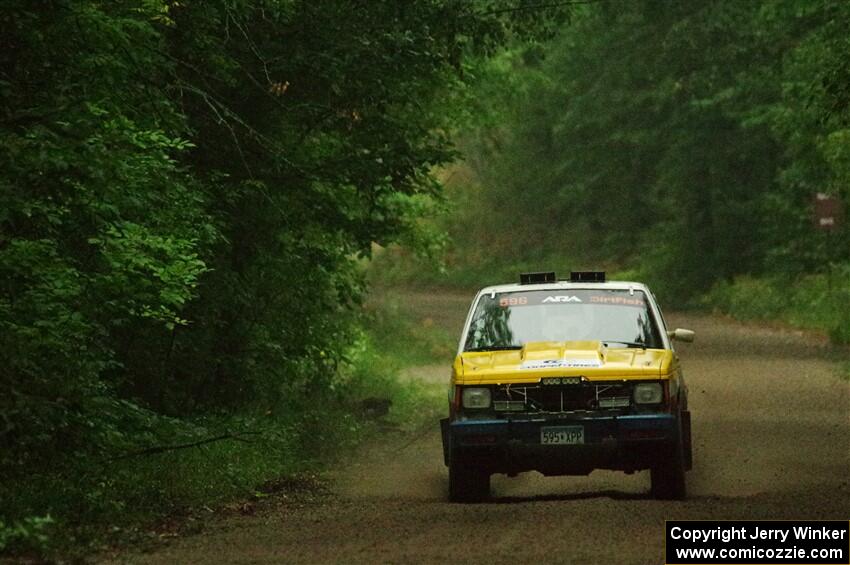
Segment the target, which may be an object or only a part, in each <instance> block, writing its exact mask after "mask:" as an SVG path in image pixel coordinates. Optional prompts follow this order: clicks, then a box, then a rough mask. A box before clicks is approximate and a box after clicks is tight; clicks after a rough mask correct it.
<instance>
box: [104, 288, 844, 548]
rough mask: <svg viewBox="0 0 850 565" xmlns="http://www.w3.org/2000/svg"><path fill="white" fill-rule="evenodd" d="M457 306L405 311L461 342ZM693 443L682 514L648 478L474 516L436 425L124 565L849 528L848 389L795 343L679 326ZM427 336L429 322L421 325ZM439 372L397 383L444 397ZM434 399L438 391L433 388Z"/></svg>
mask: <svg viewBox="0 0 850 565" xmlns="http://www.w3.org/2000/svg"><path fill="white" fill-rule="evenodd" d="M469 298H470V297H469V296H466V295H434V296H428V295H411V296H410V302H409V303H410V304H412V305H413V308H415V309H416V315H417V316H421V317H422V318H423V319H424V318H426V317H428V318H431V320H433V323H436V324H440V325H441V326H444V327H446V328H448V329H449V330H450V331H451V332H453V333H458V332H459V330H460V326H461V324H462V319H463V317H464V315H465V313H466V307H467V304H468V301H469ZM670 318H671V319H670V320H669V322H670V324H671V325H672V326H673V327H686V328H690V329H693V330H695V331H696V332H697V340H696V342H695V343H694V344H686V345H680V346H679V353H680V355H681V357H682V360H683V363H684V367H685V371H686V373H685V374H686V379H687V381H688V384H689V387H690V403H691V409H692V412H693V433H694V443H695V465H694V470H693V471H692V472H690V473H689V474H688V488H689V498H688V500H686V501H680V502H675V501H664V502H662V501H656V500H653V499H651V498H649V496H648V489H649V476H648V472H643V473H636V474H634V475H631V476H627V475H625V474H622V473H616V472H607V471H595V472H594V473H592V474H591V475H590V476H588V477H556V478H546V477H542V476H541V475H538V474H536V473H527V474H523V475H520V476H519V477H518V478H507V477H502V476H499V477H496V478H494V481H493V493H494V496H493V499H492V501H491V502H488V503H484V504H471V505H460V504H449V503H448V502H446V487H447V485H446V482H447V473H446V470H445V467H443V463H442V459H441V448H440V439H439V434H438V431H437V423H436V422H434V423H433V424H434V425H433V426H429V427H427V429H426V431H423V432H422V433H421V434H419V435H416V436H415V437H413V438H410V437H405V438H399V437H389V438H387V440H386V441H385V442H383V443H382V444H381V445H377V446H374V447H373V448H372V449H370V450H368V451H367V452H365V453H363V454H362V456H361V457H360V458H359V459H358V460H357V461H355V462H351V463H349V464H347V465H345V466H343V467H340V468H339V469H337V471H336V472H335V473H334V478H333V480H332V482H331V487H330V490H331V492H330V493H329V494H327V495H324V496H318V497H313V498H310V499H308V500H298V499H297V497H296V499H294V500H292V501H291V502H287V501H285V500H282V501H277V502H275V503H273V504H270V505H269V506H268V508H266V509H264V510H263V511H260V512H257V513H256V514H255V515H253V516H245V517H242V516H238V517H231V518H228V519H225V520H221V521H219V522H217V523H214V524H212V525H211V526H210V527H208V528H207V529H206V530H205V532H204V533H202V534H199V535H196V536H191V537H187V538H185V539H181V540H178V541H175V542H173V543H171V544H169V545H168V546H166V547H164V548H161V549H158V550H157V551H155V552H153V553H148V554H141V555H129V556H128V555H125V556H121V557H120V558H119V559H118V561H119V562H129V563H169V564H170V563H218V562H221V563H281V562H286V563H577V564H586V563H590V564H594V563H652V564H658V563H663V537H664V536H663V525H664V520H665V519H767V518H773V519H799V518H807V519H843V520H846V519H848V518H850V383H848V381H847V380H843V379H841V378H840V377H839V376H838V365H837V363H836V361H835V356H836V352H835V350H833V349H830V348H829V347H828V345H827V344H826V342H825V340H823V339H820V338H818V337H815V336H810V335H804V334H802V333H800V332H794V331H790V330H781V329H769V328H763V327H756V326H745V325H741V324H738V323H735V322H731V321H727V320H724V319H720V318H717V317H709V316H701V315H684V314H681V315H674V316H671V317H670ZM429 323H431V322H429ZM448 363H449V361H448V360H446V362H445V363H444V364H439V365H434V366H431V365H428V366H423V367H417V368H413V369H411V370H410V371H409V372H408V374H407V377H408V378H415V379H423V380H427V381H434V382H436V383H440V384H441V385H442V384H444V383H445V382H446V378H447V374H448ZM435 386H437V385H435Z"/></svg>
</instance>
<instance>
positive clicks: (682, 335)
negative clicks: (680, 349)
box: [667, 328, 696, 343]
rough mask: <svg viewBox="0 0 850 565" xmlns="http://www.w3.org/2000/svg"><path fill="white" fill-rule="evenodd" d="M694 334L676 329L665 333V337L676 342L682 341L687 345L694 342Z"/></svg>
mask: <svg viewBox="0 0 850 565" xmlns="http://www.w3.org/2000/svg"><path fill="white" fill-rule="evenodd" d="M694 335H696V334H694V332H692V331H691V330H683V329H682V328H676V329H675V330H672V331H669V332H667V336H668V337H669V338H670V339H673V340H676V341H684V342H687V343H692V342H693V341H694Z"/></svg>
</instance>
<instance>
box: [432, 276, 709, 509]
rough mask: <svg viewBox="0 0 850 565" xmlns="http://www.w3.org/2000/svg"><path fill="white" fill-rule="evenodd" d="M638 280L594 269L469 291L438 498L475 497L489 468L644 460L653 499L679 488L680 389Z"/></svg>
mask: <svg viewBox="0 0 850 565" xmlns="http://www.w3.org/2000/svg"><path fill="white" fill-rule="evenodd" d="M693 337H694V333H693V332H692V331H690V330H684V329H676V330H672V331H668V330H667V327H666V325H665V323H664V317H663V316H662V313H661V309H660V308H659V307H658V305H657V303H656V301H655V298H654V296H653V295H652V293H651V292H650V290H649V289H648V288H647V287H646V286H645V285H643V284H640V283H634V282H606V281H605V273H602V272H573V273H571V276H570V279H569V280H567V281H559V280H557V279H556V277H555V273H526V274H523V275H521V276H520V284H511V285H500V286H492V287H487V288H484V289H482V290H481V291H480V292H479V293H478V294H477V295H476V297H475V299H474V301H473V303H472V306H471V308H470V310H469V314H468V315H467V319H466V324H465V326H464V330H463V334H462V336H461V340H460V345H459V347H458V353H457V357H456V358H455V360H454V364H453V366H452V377H451V386H450V392H449V417H448V418H446V419H444V420H442V421H441V428H442V438H443V455H444V459H445V463H446V465H447V466H448V468H449V498H450V499H451V500H453V501H466V502H469V501H478V500H482V499H485V498H486V497H487V496H489V493H490V476H491V475H492V474H494V473H505V474H507V475H509V476H515V475H516V474H518V473H521V472H524V471H532V470H534V471H539V472H540V473H543V474H544V475H548V476H551V475H587V474H589V473H590V472H591V471H593V470H594V469H616V470H621V471H625V472H626V473H633V472H635V471H639V470H644V469H649V470H650V475H651V483H652V493H653V495H654V496H655V497H657V498H665V499H675V498H684V496H685V490H686V489H685V471H687V470H689V469H690V468H691V465H692V452H691V445H692V443H691V419H690V412H689V411H688V390H687V387H686V386H685V381H684V378H683V376H682V369H681V367H680V365H679V358H678V356H677V355H676V352H675V350H674V349H673V345H672V341H673V340H680V341H688V342H689V341H693Z"/></svg>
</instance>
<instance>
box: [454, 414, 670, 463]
mask: <svg viewBox="0 0 850 565" xmlns="http://www.w3.org/2000/svg"><path fill="white" fill-rule="evenodd" d="M548 426H582V428H583V429H584V443H583V444H581V445H544V444H541V442H540V436H541V428H543V427H548ZM441 427H442V432H443V433H442V435H443V454H444V457H445V462H446V464H447V465H448V464H449V462H450V460H451V459H452V458H455V457H457V458H459V459H461V460H463V461H464V462H465V463H466V462H468V463H473V464H474V465H475V466H477V467H480V468H483V469H486V470H488V471H489V472H491V473H508V474H513V473H520V472H523V471H539V472H541V473H543V474H544V475H586V474H588V473H590V472H591V471H592V470H594V469H618V470H622V471H627V472H631V471H637V470H641V469H647V468H650V467H652V466H653V465H654V464H655V463H656V462H659V461H663V460H664V459H665V457H666V456H667V455H668V454H669V452H670V448H671V446H673V445H674V444H675V442H676V441H678V438H679V421H678V418H677V417H676V416H675V415H673V414H666V413H661V414H629V415H616V416H601V415H587V416H574V415H547V416H541V417H531V416H524V417H520V416H519V415H517V416H513V417H511V418H508V419H464V420H455V421H449V420H448V419H445V420H443V421H441Z"/></svg>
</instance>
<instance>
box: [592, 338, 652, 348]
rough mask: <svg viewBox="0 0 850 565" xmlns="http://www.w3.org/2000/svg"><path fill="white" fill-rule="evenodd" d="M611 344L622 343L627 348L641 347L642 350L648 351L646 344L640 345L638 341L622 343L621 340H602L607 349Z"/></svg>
mask: <svg viewBox="0 0 850 565" xmlns="http://www.w3.org/2000/svg"><path fill="white" fill-rule="evenodd" d="M609 343H622V344H623V345H625V346H627V347H639V348H641V349H646V344H645V343H640V342H637V341H620V340H618V339H605V340H602V344H603V345H604V346H605V347H608V344H609Z"/></svg>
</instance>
